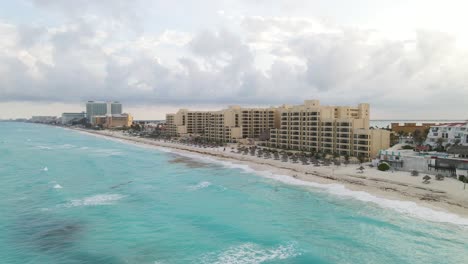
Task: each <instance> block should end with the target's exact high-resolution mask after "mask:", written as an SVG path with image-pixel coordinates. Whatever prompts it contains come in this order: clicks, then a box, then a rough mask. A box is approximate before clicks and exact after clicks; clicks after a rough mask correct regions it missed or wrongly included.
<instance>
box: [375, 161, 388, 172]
mask: <svg viewBox="0 0 468 264" xmlns="http://www.w3.org/2000/svg"><path fill="white" fill-rule="evenodd" d="M377 169H378V170H379V171H388V170H389V169H390V165H388V163H385V162H382V163H380V164H379V166H377Z"/></svg>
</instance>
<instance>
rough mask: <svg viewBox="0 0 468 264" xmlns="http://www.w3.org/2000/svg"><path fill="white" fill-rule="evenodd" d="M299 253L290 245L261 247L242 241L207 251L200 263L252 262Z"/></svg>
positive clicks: (249, 263)
mask: <svg viewBox="0 0 468 264" xmlns="http://www.w3.org/2000/svg"><path fill="white" fill-rule="evenodd" d="M298 255H300V253H299V252H298V250H297V249H296V248H295V247H294V246H293V245H292V244H288V245H280V246H278V247H275V248H263V247H262V246H260V245H258V244H254V243H244V244H241V245H238V246H233V247H230V248H228V249H226V250H225V251H223V252H221V253H219V254H216V253H209V254H207V255H205V256H203V257H202V259H201V263H215V264H218V263H219V264H221V263H222V264H231V263H232V264H234V263H236V264H254V263H263V262H265V261H272V260H285V259H288V258H291V257H295V256H298Z"/></svg>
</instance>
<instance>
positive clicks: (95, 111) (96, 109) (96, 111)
mask: <svg viewBox="0 0 468 264" xmlns="http://www.w3.org/2000/svg"><path fill="white" fill-rule="evenodd" d="M120 114H122V104H121V103H119V102H102V101H88V102H87V103H86V118H87V119H88V121H90V122H91V123H93V117H94V116H106V115H120Z"/></svg>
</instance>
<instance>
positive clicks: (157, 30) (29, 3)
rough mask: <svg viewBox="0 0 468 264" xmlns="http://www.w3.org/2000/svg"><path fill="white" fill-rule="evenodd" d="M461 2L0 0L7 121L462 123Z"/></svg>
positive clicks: (467, 65) (465, 38)
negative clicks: (120, 117) (95, 113)
mask: <svg viewBox="0 0 468 264" xmlns="http://www.w3.org/2000/svg"><path fill="white" fill-rule="evenodd" d="M466 10H468V2H467V1H463V0H460V1H457V0H445V1H440V0H434V1H432V0H392V1H389V0H385V1H384V0H353V1H349V0H256V1H252V0H237V1H235V0H198V1H193V0H173V1H167V0H165V1H160V0H76V1H71V0H70V1H67V0H15V1H9V0H0V36H1V37H0V118H11V117H28V116H31V115H33V114H34V115H40V114H42V115H48V114H53V115H60V113H61V112H63V111H81V110H83V108H84V103H83V102H85V101H86V100H92V99H94V100H119V101H122V102H123V103H124V107H125V110H126V111H129V112H132V113H133V114H134V115H135V117H136V118H137V119H161V118H163V117H164V115H165V113H166V112H171V111H175V109H177V108H180V107H185V108H187V107H188V108H192V109H217V108H219V107H223V106H225V105H232V104H238V105H243V106H269V105H280V104H283V103H287V104H299V103H301V102H302V101H303V100H304V99H319V100H321V102H322V103H323V104H337V105H342V104H344V105H354V104H357V103H359V102H368V103H370V104H371V107H372V113H371V117H372V119H392V118H395V119H400V118H405V119H439V118H444V119H467V118H468V34H466V32H467V29H466V25H468V15H467V14H466Z"/></svg>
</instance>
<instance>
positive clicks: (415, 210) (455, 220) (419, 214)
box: [166, 151, 468, 227]
mask: <svg viewBox="0 0 468 264" xmlns="http://www.w3.org/2000/svg"><path fill="white" fill-rule="evenodd" d="M166 152H171V151H166ZM175 153H177V154H179V155H182V156H185V157H189V158H193V159H197V160H199V161H202V162H207V163H218V164H221V165H222V166H224V167H226V168H231V169H241V170H243V171H244V172H246V173H254V174H257V175H259V176H262V177H265V178H269V179H273V180H276V181H280V182H283V183H286V184H289V185H296V186H308V187H313V188H318V189H321V190H323V191H325V192H327V193H330V194H332V195H335V196H338V197H345V198H353V199H355V200H358V201H362V202H369V203H373V204H376V205H378V206H380V207H382V208H386V209H391V210H395V211H397V212H399V213H402V214H405V215H409V216H412V217H415V218H418V219H422V220H428V221H431V222H438V223H450V224H455V225H461V226H465V227H468V219H467V218H463V217H461V216H459V215H457V214H453V213H448V212H443V211H438V210H434V209H432V208H428V207H425V206H421V205H419V204H417V203H415V202H411V201H401V200H392V199H387V198H382V197H378V196H375V195H372V194H370V193H367V192H364V191H352V190H350V189H347V188H346V187H345V186H344V185H342V184H321V183H315V182H310V181H303V180H300V179H296V178H293V177H290V176H288V175H280V174H274V173H273V172H270V171H256V170H254V169H253V168H251V167H250V166H249V165H245V164H237V163H233V162H230V161H225V160H220V159H216V158H212V157H207V156H201V155H195V154H190V153H185V152H175Z"/></svg>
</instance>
